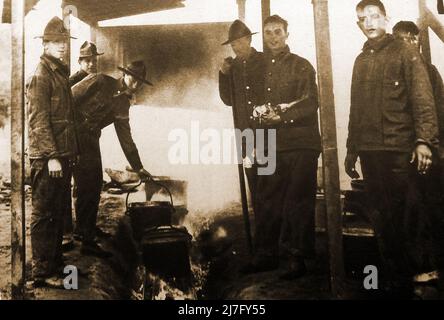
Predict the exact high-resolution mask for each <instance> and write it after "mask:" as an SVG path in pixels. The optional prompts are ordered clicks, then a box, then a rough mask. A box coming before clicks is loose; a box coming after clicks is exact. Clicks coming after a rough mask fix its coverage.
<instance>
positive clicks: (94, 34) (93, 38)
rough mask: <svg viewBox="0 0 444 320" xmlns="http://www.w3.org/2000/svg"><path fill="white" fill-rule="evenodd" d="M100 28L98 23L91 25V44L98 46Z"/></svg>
mask: <svg viewBox="0 0 444 320" xmlns="http://www.w3.org/2000/svg"><path fill="white" fill-rule="evenodd" d="M98 27H99V24H98V23H97V22H95V23H92V24H91V25H90V38H91V42H92V43H94V44H95V45H97V28H98ZM99 51H100V50H99Z"/></svg>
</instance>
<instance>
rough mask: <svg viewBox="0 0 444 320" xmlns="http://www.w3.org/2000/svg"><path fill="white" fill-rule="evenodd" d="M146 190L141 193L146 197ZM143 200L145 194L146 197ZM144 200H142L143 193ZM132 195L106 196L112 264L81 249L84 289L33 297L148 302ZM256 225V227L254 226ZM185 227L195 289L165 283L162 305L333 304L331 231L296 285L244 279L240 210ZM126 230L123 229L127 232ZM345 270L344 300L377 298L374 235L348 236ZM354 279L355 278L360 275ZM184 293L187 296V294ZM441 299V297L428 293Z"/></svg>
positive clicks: (5, 245) (198, 217)
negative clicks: (134, 235) (372, 272)
mask: <svg viewBox="0 0 444 320" xmlns="http://www.w3.org/2000/svg"><path fill="white" fill-rule="evenodd" d="M140 192H142V193H143V191H142V190H141V191H139V193H140ZM139 195H140V194H139ZM142 196H143V195H142ZM26 203H27V223H28V224H27V243H26V247H27V266H28V267H27V271H28V272H27V274H28V277H29V267H30V257H31V254H30V241H29V221H30V216H29V215H30V197H29V196H28V197H27V202H26ZM124 212H125V196H124V195H111V194H108V193H106V192H104V193H103V194H102V200H101V204H100V214H99V219H98V225H99V226H100V227H101V228H102V229H104V230H105V231H107V232H110V233H111V234H112V235H113V238H112V239H110V240H106V241H102V244H103V246H104V247H105V248H106V249H107V250H109V251H111V252H113V254H114V256H113V258H111V259H108V260H103V259H98V258H94V257H85V256H82V255H80V252H79V243H78V242H76V248H75V249H74V250H73V251H71V252H69V253H66V254H65V258H66V264H69V265H75V266H76V267H78V268H79V270H80V271H81V273H82V274H81V275H80V277H79V290H75V291H68V290H52V289H37V290H33V289H32V286H31V285H30V283H29V280H30V279H27V280H28V283H27V290H26V298H27V299H62V300H63V299H66V300H75V299H82V300H85V299H86V300H88V299H97V300H109V299H143V296H142V293H141V291H140V282H137V281H139V280H140V277H141V276H143V275H144V274H143V272H141V269H140V264H138V263H137V261H136V260H137V259H136V258H135V256H136V253H135V252H134V247H133V245H132V243H131V239H129V237H128V234H127V233H128V232H126V231H125V223H123V222H124V221H125V219H127V218H125V214H124ZM251 223H252V224H253V221H251ZM185 226H186V227H187V228H188V230H189V231H190V233H191V234H192V235H193V243H192V246H191V251H190V256H191V262H192V266H191V267H192V273H193V279H192V288H191V289H192V290H190V291H187V292H185V291H181V290H178V289H177V288H175V287H174V286H172V285H170V284H168V283H166V282H162V281H161V282H160V283H158V288H157V292H156V295H155V296H153V298H155V299H203V300H205V299H241V300H250V299H259V300H261V299H263V300H324V299H334V298H335V297H333V296H332V294H331V290H330V286H329V268H328V258H327V257H328V254H327V252H328V250H327V239H326V235H325V232H318V233H317V239H316V240H317V242H316V243H317V258H316V259H314V260H312V261H309V262H308V268H309V270H310V271H309V273H308V275H307V276H305V277H303V278H301V279H298V280H294V281H282V280H279V275H280V273H281V272H282V271H283V268H282V267H281V268H280V269H278V270H275V271H271V272H264V273H258V274H252V275H243V274H241V273H240V272H239V269H240V268H241V267H242V266H243V265H244V264H246V263H247V262H248V261H249V259H250V255H249V253H248V250H247V245H246V237H245V232H244V224H243V219H242V215H241V206H240V204H236V203H234V204H232V205H231V206H228V207H227V208H225V209H223V210H218V211H215V212H206V213H193V212H190V213H188V216H187V217H186V220H185ZM122 230H123V231H122ZM344 251H345V264H346V271H347V275H348V279H347V280H346V281H345V282H344V283H343V286H342V292H341V294H342V296H341V297H342V298H344V299H372V298H376V299H378V298H380V297H378V295H369V294H368V293H366V292H363V291H362V274H361V273H360V272H361V271H360V270H362V265H365V264H369V263H370V264H371V263H377V259H378V256H377V252H376V247H375V243H374V241H373V239H372V238H371V237H364V238H359V239H357V238H352V237H347V236H345V237H344ZM10 267H11V264H10V212H9V206H7V205H6V204H5V203H1V204H0V294H1V299H9V298H10V293H9V288H10ZM354 275H355V277H354ZM184 292H185V293H184ZM423 294H424V297H425V298H427V295H429V296H430V297H431V298H437V296H436V293H433V292H432V293H430V292H424V293H423Z"/></svg>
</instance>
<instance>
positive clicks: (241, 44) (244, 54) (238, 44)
mask: <svg viewBox="0 0 444 320" xmlns="http://www.w3.org/2000/svg"><path fill="white" fill-rule="evenodd" d="M230 45H231V48H232V49H233V51H234V53H235V54H236V57H238V58H240V59H247V58H248V56H249V55H250V52H251V36H249V37H243V38H240V39H237V40H235V41H233V42H231V44H230Z"/></svg>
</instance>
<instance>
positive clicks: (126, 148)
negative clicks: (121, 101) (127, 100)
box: [114, 106, 143, 171]
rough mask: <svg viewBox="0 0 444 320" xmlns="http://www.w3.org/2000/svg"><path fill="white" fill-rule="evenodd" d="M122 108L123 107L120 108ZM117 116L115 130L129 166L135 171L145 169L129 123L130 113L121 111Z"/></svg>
mask: <svg viewBox="0 0 444 320" xmlns="http://www.w3.org/2000/svg"><path fill="white" fill-rule="evenodd" d="M120 107H121V106H120ZM119 111H120V112H118V113H117V114H116V115H115V120H114V128H115V130H116V134H117V137H118V139H119V142H120V146H121V147H122V150H123V153H124V154H125V157H126V159H127V160H128V162H129V164H130V165H131V167H132V168H133V169H134V170H135V171H140V170H141V169H143V165H142V161H141V160H140V156H139V151H138V150H137V146H136V144H135V143H134V140H133V137H132V134H131V126H130V123H129V111H126V112H125V111H123V110H119Z"/></svg>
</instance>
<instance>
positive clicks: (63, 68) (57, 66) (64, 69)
mask: <svg viewBox="0 0 444 320" xmlns="http://www.w3.org/2000/svg"><path fill="white" fill-rule="evenodd" d="M40 59H41V60H42V61H43V62H44V63H46V65H47V66H48V67H49V68H50V69H51V70H52V71H53V72H55V71H56V70H59V71H60V72H61V73H62V74H63V75H64V76H67V77H68V76H69V70H68V66H67V65H66V64H64V63H63V62H62V61H60V60H58V59H56V58H54V57H52V56H49V55H47V54H43V55H42V56H41V57H40Z"/></svg>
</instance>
